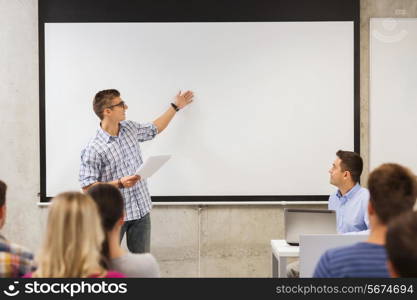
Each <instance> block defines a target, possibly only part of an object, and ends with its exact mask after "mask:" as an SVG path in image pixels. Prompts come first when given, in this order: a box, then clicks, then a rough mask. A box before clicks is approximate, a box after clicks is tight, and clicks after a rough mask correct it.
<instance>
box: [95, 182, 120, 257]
mask: <svg viewBox="0 0 417 300" xmlns="http://www.w3.org/2000/svg"><path fill="white" fill-rule="evenodd" d="M88 194H89V195H90V196H91V198H93V200H94V201H95V202H96V203H97V207H98V210H99V213H100V217H101V224H102V226H103V231H104V234H105V236H106V237H105V239H104V241H103V247H102V254H103V256H104V257H105V259H107V260H109V259H110V254H109V246H108V239H107V232H109V231H111V230H112V229H113V228H114V226H115V225H116V223H117V221H118V220H119V219H120V218H121V217H122V216H123V210H124V205H123V197H122V194H121V193H120V191H119V189H118V188H116V187H114V186H112V185H111V184H107V183H99V184H96V185H93V186H92V187H91V188H90V189H88Z"/></svg>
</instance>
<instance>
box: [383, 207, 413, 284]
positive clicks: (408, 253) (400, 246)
mask: <svg viewBox="0 0 417 300" xmlns="http://www.w3.org/2000/svg"><path fill="white" fill-rule="evenodd" d="M416 237H417V212H408V213H405V214H403V215H401V216H399V217H397V218H395V219H394V220H393V221H392V222H390V224H389V226H388V231H387V237H386V244H385V247H386V249H387V253H388V259H389V260H390V262H391V264H392V266H393V268H394V270H395V272H396V273H397V274H398V275H399V276H400V277H417V251H416V249H417V238H416Z"/></svg>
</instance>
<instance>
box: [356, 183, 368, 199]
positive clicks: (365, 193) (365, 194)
mask: <svg viewBox="0 0 417 300" xmlns="http://www.w3.org/2000/svg"><path fill="white" fill-rule="evenodd" d="M358 196H360V197H364V199H369V190H368V189H367V188H365V187H363V186H360V188H359V190H358Z"/></svg>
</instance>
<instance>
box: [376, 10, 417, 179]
mask: <svg viewBox="0 0 417 300" xmlns="http://www.w3.org/2000/svg"><path fill="white" fill-rule="evenodd" d="M370 25H371V27H370V54H371V56H370V104H369V128H370V130H369V139H370V143H369V147H370V155H369V157H370V168H371V169H373V168H375V167H377V166H378V165H380V164H382V163H385V162H396V163H400V164H403V165H405V166H408V167H410V168H411V169H412V170H413V171H414V172H417V139H416V138H415V134H414V131H415V129H416V128H417V117H416V116H417V19H380V18H375V19H371V24H370Z"/></svg>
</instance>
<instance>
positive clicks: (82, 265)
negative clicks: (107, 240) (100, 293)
mask: <svg viewBox="0 0 417 300" xmlns="http://www.w3.org/2000/svg"><path fill="white" fill-rule="evenodd" d="M103 239H104V235H103V231H102V228H101V225H100V217H99V215H98V210H97V206H96V204H95V203H94V201H93V200H92V199H91V198H90V197H89V196H88V195H84V194H81V193H79V192H66V193H62V194H59V195H58V196H56V197H55V198H54V199H53V200H52V205H51V206H50V208H49V214H48V224H47V229H46V236H45V240H44V244H43V247H42V249H41V252H40V255H39V259H38V269H37V270H36V272H35V273H34V274H33V275H34V277H88V276H90V275H92V274H95V273H98V274H102V273H104V269H103V268H102V267H101V265H100V259H101V254H100V250H101V243H102V241H103Z"/></svg>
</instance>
